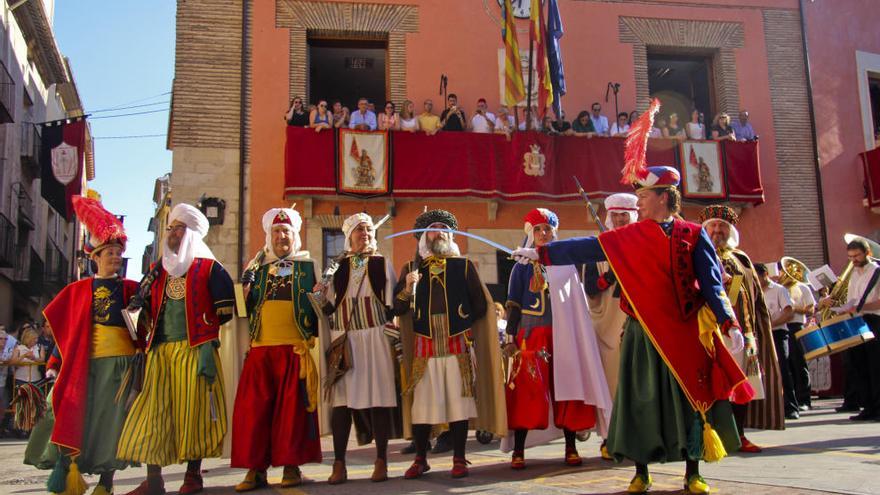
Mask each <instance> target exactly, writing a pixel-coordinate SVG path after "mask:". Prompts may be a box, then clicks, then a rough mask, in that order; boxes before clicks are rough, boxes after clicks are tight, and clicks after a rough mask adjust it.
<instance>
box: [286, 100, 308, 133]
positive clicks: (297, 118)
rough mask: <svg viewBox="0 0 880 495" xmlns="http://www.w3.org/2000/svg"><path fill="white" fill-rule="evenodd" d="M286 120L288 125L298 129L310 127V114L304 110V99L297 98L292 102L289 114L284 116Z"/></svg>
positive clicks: (288, 110)
mask: <svg viewBox="0 0 880 495" xmlns="http://www.w3.org/2000/svg"><path fill="white" fill-rule="evenodd" d="M284 120H286V121H287V125H293V126H297V127H307V126H308V125H309V114H307V113H306V111H305V110H304V109H303V100H302V98H300V97H299V96H295V97H294V98H293V99H292V100H290V107H289V108H288V109H287V113H286V114H284Z"/></svg>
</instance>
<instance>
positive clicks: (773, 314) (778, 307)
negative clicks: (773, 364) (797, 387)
mask: <svg viewBox="0 0 880 495" xmlns="http://www.w3.org/2000/svg"><path fill="white" fill-rule="evenodd" d="M770 266H772V267H773V268H775V267H776V264H775V263H772V264H771V265H770ZM755 273H757V274H758V281H759V282H760V283H761V291H762V292H763V293H764V303H765V304H766V305H767V312H768V313H769V314H770V328H771V329H772V330H771V331H772V332H773V346H774V347H775V348H776V358H777V360H778V362H779V374H780V378H781V381H782V404H783V410H784V411H785V419H798V418H800V414H799V413H798V404H797V398H795V395H794V380H793V379H792V377H791V366H790V365H789V360H790V352H791V346H792V345H798V344H797V343H796V342H792V341H791V340H790V337H789V334H788V327H786V323H787V322H788V321H789V320H791V315H792V314H793V313H794V312H793V310H792V302H791V295H790V294H789V292H788V289H786V288H785V287H783V286H781V285H779V284H777V283H776V282H774V281H773V280H772V277H771V275H770V273H769V272H768V271H767V265H766V264H758V265H755Z"/></svg>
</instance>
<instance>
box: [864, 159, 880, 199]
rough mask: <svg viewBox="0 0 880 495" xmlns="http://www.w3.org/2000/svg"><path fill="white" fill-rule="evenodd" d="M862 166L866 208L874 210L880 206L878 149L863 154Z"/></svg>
mask: <svg viewBox="0 0 880 495" xmlns="http://www.w3.org/2000/svg"><path fill="white" fill-rule="evenodd" d="M859 156H860V157H862V164H863V165H864V167H865V193H866V194H867V195H868V206H869V207H871V208H875V207H877V206H880V148H874V149H872V150H870V151H865V152H864V153H859Z"/></svg>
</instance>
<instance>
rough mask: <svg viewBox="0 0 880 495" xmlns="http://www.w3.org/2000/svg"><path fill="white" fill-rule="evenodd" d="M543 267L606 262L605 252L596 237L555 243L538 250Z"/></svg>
mask: <svg viewBox="0 0 880 495" xmlns="http://www.w3.org/2000/svg"><path fill="white" fill-rule="evenodd" d="M538 257H539V259H540V261H541V264H542V265H545V266H549V265H577V264H580V263H596V262H599V261H605V252H603V251H602V246H600V245H599V239H598V238H597V237H595V236H590V237H575V238H573V239H566V240H564V241H554V242H551V243H549V244H546V245H544V246H541V247H539V248H538Z"/></svg>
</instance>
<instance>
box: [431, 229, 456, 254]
mask: <svg viewBox="0 0 880 495" xmlns="http://www.w3.org/2000/svg"><path fill="white" fill-rule="evenodd" d="M428 249H430V250H431V253H432V254H433V255H434V256H455V250H454V249H453V248H452V243H451V242H449V239H447V238H446V236H445V235H443V234H441V235H438V236H437V237H435V238H434V240H433V241H430V242H429V243H428Z"/></svg>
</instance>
